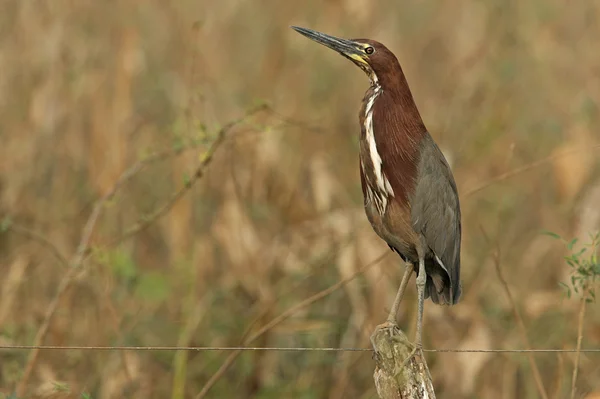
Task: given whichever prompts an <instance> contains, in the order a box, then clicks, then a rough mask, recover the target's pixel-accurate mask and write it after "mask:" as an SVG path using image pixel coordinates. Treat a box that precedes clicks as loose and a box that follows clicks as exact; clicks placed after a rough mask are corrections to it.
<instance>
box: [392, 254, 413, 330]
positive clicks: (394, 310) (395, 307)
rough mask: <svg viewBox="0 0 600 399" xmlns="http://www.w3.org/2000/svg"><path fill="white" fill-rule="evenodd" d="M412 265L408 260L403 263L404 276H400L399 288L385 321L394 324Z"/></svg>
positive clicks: (410, 274)
mask: <svg viewBox="0 0 600 399" xmlns="http://www.w3.org/2000/svg"><path fill="white" fill-rule="evenodd" d="M412 272H413V265H412V264H411V263H409V262H406V263H405V269H404V276H402V282H401V283H400V288H398V292H397V293H396V298H395V299H394V303H393V304H392V309H391V310H390V314H389V315H388V318H387V323H389V324H396V315H397V314H398V308H399V307H400V302H402V297H403V296H404V290H406V286H407V285H408V281H409V280H410V276H412Z"/></svg>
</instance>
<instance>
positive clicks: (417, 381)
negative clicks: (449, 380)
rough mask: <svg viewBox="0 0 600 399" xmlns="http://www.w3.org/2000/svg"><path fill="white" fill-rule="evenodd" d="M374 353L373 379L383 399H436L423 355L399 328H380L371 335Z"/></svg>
mask: <svg viewBox="0 0 600 399" xmlns="http://www.w3.org/2000/svg"><path fill="white" fill-rule="evenodd" d="M371 343H372V344H373V349H374V350H375V355H374V358H375V372H374V373H373V379H374V380H375V387H376V388H377V394H378V395H379V397H380V398H381V399H435V392H434V390H433V383H432V382H431V375H430V374H429V369H428V368H427V363H426V362H425V359H424V358H423V357H422V354H421V353H418V352H417V353H416V354H415V356H413V357H412V358H411V359H410V360H409V361H407V362H406V364H404V362H405V360H406V359H407V358H408V357H409V356H410V354H411V353H412V350H413V349H414V345H413V344H412V343H411V342H410V341H409V340H408V338H407V337H406V335H405V334H404V333H403V332H402V331H401V330H400V329H399V328H398V326H395V325H394V326H386V327H378V328H377V329H376V330H375V332H374V333H373V335H371Z"/></svg>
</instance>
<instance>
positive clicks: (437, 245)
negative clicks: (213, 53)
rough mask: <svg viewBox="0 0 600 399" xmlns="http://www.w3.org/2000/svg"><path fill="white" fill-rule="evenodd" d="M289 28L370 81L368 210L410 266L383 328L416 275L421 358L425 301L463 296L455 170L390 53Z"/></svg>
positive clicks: (365, 160)
mask: <svg viewBox="0 0 600 399" xmlns="http://www.w3.org/2000/svg"><path fill="white" fill-rule="evenodd" d="M292 28H293V29H294V30H296V31H297V32H298V33H301V34H302V35H304V36H306V37H308V38H309V39H312V40H314V41H316V42H317V43H320V44H322V45H324V46H326V47H329V48H330V49H332V50H335V51H337V52H338V53H340V54H341V55H343V56H344V57H346V58H348V59H349V60H350V61H352V62H353V63H354V64H355V65H357V66H358V67H359V68H360V69H362V70H363V71H364V72H365V73H366V74H367V76H368V77H369V79H370V81H371V85H370V87H369V89H368V90H367V92H366V93H365V97H364V99H363V102H362V107H361V109H360V113H359V122H360V128H361V131H360V178H361V185H362V191H363V197H364V206H365V211H366V214H367V218H368V219H369V221H370V222H371V225H372V226H373V229H374V230H375V232H376V233H377V234H378V235H379V237H381V238H382V239H383V240H385V241H386V242H387V244H388V245H389V247H390V248H391V249H392V251H395V252H397V253H398V254H399V255H400V257H401V258H402V259H403V260H404V262H405V264H406V269H405V272H404V276H403V278H402V282H401V283H400V288H399V289H398V293H397V294H396V298H395V300H394V303H393V305H392V308H391V310H390V313H389V316H388V318H387V322H386V323H384V325H396V315H397V313H398V307H399V304H400V301H401V300H402V297H403V295H404V290H405V288H406V285H407V284H408V281H409V280H410V277H411V275H412V273H413V271H415V272H416V273H417V279H416V283H417V291H418V314H417V331H416V337H415V347H416V348H415V349H418V350H420V349H421V348H422V325H423V305H424V301H425V299H426V298H431V300H432V301H433V302H434V303H436V304H448V305H453V304H455V303H456V302H457V301H458V299H459V298H460V295H461V283H460V240H461V222H460V205H459V201H458V193H457V189H456V183H455V181H454V177H453V176H452V172H451V170H450V166H449V165H448V162H447V161H446V159H445V158H444V155H443V154H442V152H441V151H440V149H439V148H438V146H437V145H436V144H435V142H434V141H433V139H432V137H431V136H430V135H429V132H428V131H427V128H426V127H425V124H424V123H423V120H422V119H421V115H420V114H419V110H418V109H417V105H416V104H415V101H414V99H413V96H412V94H411V92H410V89H409V87H408V83H407V81H406V77H405V76H404V73H403V71H402V68H401V67H400V63H399V62H398V59H397V58H396V56H395V55H394V54H393V53H392V52H391V51H390V50H388V49H387V48H386V47H385V46H384V45H383V44H381V43H378V42H376V41H374V40H368V39H355V40H346V39H341V38H337V37H334V36H329V35H326V34H323V33H320V32H317V31H314V30H311V29H306V28H300V27H296V26H292ZM413 353H414V352H413Z"/></svg>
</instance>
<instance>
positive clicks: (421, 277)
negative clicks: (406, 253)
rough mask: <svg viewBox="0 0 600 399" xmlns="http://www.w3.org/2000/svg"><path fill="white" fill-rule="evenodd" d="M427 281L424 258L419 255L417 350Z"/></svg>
mask: <svg viewBox="0 0 600 399" xmlns="http://www.w3.org/2000/svg"><path fill="white" fill-rule="evenodd" d="M426 282H427V273H426V272H425V259H424V257H423V255H419V275H418V276H417V293H418V295H419V305H418V308H417V336H416V337H415V345H416V347H417V349H418V350H421V349H422V348H423V341H422V338H423V308H424V305H425V283H426Z"/></svg>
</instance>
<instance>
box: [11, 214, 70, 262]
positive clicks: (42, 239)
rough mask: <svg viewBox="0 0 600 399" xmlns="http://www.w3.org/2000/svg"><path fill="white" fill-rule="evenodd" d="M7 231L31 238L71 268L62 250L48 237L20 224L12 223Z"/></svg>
mask: <svg viewBox="0 0 600 399" xmlns="http://www.w3.org/2000/svg"><path fill="white" fill-rule="evenodd" d="M7 231H12V232H13V233H16V234H19V235H22V236H24V237H27V238H29V239H30V240H32V241H36V242H38V243H39V244H41V245H43V246H44V247H46V248H48V249H49V250H50V252H51V253H52V255H54V257H55V258H56V259H57V260H58V261H59V262H60V263H61V264H62V265H63V266H69V261H68V260H67V258H66V257H65V256H64V255H63V254H62V252H60V250H59V249H58V248H57V247H56V245H54V244H53V243H52V241H50V240H49V239H48V238H47V237H46V236H44V235H43V234H41V233H38V232H37V231H33V230H29V229H28V228H26V227H23V226H20V225H18V224H15V223H12V222H10V224H9V225H8V228H7Z"/></svg>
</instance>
